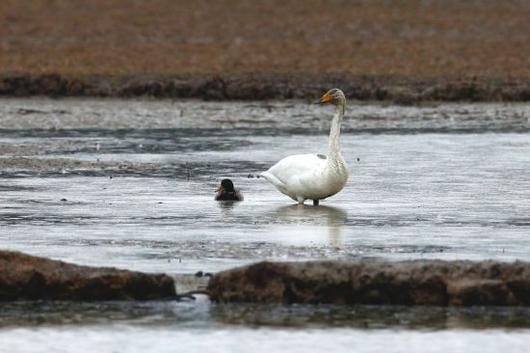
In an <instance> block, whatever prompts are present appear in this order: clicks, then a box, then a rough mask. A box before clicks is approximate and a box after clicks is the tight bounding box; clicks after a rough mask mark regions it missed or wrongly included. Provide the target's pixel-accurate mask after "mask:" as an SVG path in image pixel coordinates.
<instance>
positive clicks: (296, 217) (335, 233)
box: [274, 205, 348, 247]
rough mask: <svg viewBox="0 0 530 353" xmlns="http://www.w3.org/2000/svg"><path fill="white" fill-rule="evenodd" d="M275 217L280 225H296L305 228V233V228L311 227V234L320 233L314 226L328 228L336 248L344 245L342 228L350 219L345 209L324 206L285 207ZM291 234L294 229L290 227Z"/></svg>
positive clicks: (305, 229) (331, 240) (278, 209)
mask: <svg viewBox="0 0 530 353" xmlns="http://www.w3.org/2000/svg"><path fill="white" fill-rule="evenodd" d="M274 216H275V218H276V220H277V222H278V223H280V224H296V225H299V226H304V228H303V232H304V233H306V232H307V231H308V229H307V228H305V226H309V227H311V229H309V230H310V231H311V233H317V234H318V233H320V231H319V229H315V228H314V227H312V226H317V227H326V228H327V229H328V241H329V244H330V245H332V246H335V247H340V246H341V245H342V227H343V226H344V224H345V223H346V220H347V219H348V214H347V213H346V211H344V210H343V209H341V208H338V207H331V206H323V205H321V206H306V205H289V206H283V207H280V208H277V209H276V210H275V211H274ZM282 228H283V227H282ZM282 230H283V229H282ZM284 231H285V230H284ZM289 232H293V229H292V227H289Z"/></svg>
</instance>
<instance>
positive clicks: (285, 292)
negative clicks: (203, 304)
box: [208, 261, 530, 306]
mask: <svg viewBox="0 0 530 353" xmlns="http://www.w3.org/2000/svg"><path fill="white" fill-rule="evenodd" d="M208 291H209V293H210V296H211V299H212V300H213V301H216V302H274V303H333V304H371V305H388V304H390V305H443V306H447V305H456V306H470V305H506V306H516V305H524V306H528V305H530V263H526V262H515V263H497V262H470V261H454V262H445V261H405V262H376V261H362V262H357V263H351V262H303V263H272V262H261V263H257V264H254V265H250V266H246V267H241V268H237V269H233V270H228V271H224V272H220V273H218V274H216V275H215V276H214V277H213V278H212V280H211V281H210V283H209V285H208Z"/></svg>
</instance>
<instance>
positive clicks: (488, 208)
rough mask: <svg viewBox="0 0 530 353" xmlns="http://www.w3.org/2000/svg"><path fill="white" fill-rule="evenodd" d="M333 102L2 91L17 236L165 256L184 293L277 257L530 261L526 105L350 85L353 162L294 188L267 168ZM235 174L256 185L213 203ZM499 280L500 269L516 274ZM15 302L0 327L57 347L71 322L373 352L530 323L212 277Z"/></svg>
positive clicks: (449, 343)
mask: <svg viewBox="0 0 530 353" xmlns="http://www.w3.org/2000/svg"><path fill="white" fill-rule="evenodd" d="M328 113H329V112H328V111H327V110H325V109H322V108H320V107H315V106H311V105H308V104H306V103H305V102H303V101H286V102H276V101H272V102H263V101H261V102H231V103H227V102H214V101H212V102H204V101H197V100H189V101H172V100H161V101H153V100H117V99H101V100H99V99H30V100H28V99H4V100H2V105H0V151H2V156H1V158H0V160H1V162H0V163H1V166H2V168H1V169H0V204H1V209H0V227H1V228H2V232H1V233H0V248H2V249H7V250H12V251H21V252H24V253H27V254H30V255H37V256H43V257H47V258H50V259H53V260H60V261H64V262H68V263H74V264H79V265H81V266H95V267H101V266H103V267H115V268H122V269H128V270H131V271H140V272H144V273H148V274H153V273H166V274H167V275H168V276H170V277H171V278H172V279H173V281H174V283H175V285H176V290H177V293H183V292H186V291H189V290H193V289H194V288H197V287H200V286H205V285H206V284H207V281H208V279H209V276H206V275H207V274H212V275H215V274H216V273H219V272H220V271H224V270H230V269H234V268H239V267H241V266H246V265H251V264H253V263H255V262H257V261H261V260H266V261H269V262H274V263H277V262H279V263H285V262H287V263H294V264H298V263H302V262H306V261H310V262H313V261H332V262H335V261H338V262H348V263H352V262H359V261H360V262H364V261H382V262H384V263H391V264H392V263H396V262H397V261H409V260H418V261H427V260H447V261H451V262H452V261H457V262H458V261H461V260H472V261H487V260H493V261H495V263H497V262H499V263H500V265H499V266H501V267H502V266H503V264H505V263H507V264H513V263H516V261H517V260H519V261H528V259H529V258H530V252H529V251H530V250H529V249H530V243H529V238H528V227H529V224H530V222H529V219H528V214H530V209H529V208H528V207H529V206H530V205H529V204H528V202H527V201H528V199H529V197H530V195H529V194H528V190H530V179H529V175H530V174H529V173H527V171H528V170H529V169H530V159H529V156H530V142H529V141H530V139H529V137H528V134H529V132H530V125H529V123H530V119H529V117H530V110H529V107H528V105H527V104H504V103H503V104H426V105H422V106H394V105H388V104H380V105H374V104H364V103H359V102H351V104H350V106H349V107H348V109H347V112H346V118H345V119H344V125H343V135H342V138H341V142H342V151H343V155H344V157H345V159H346V161H347V163H348V165H349V167H350V168H351V170H350V171H351V178H350V181H349V182H348V184H347V185H346V187H345V189H344V190H343V192H341V193H340V194H338V195H336V197H333V198H331V199H329V200H326V202H323V203H322V204H321V205H320V206H319V207H312V206H309V205H308V206H303V207H299V206H297V205H292V204H291V202H290V201H289V199H287V198H285V197H284V196H283V195H281V194H279V193H277V192H276V191H275V190H274V189H273V188H272V187H271V186H270V185H268V184H267V183H266V182H265V181H264V180H262V179H260V178H256V175H257V174H258V173H259V172H260V171H263V170H265V169H266V168H268V166H270V165H271V164H272V163H274V162H275V161H277V160H279V159H280V158H282V157H284V156H286V155H290V154H296V153H304V152H309V151H314V152H319V153H322V152H325V149H326V146H327V133H328V128H329V125H328V120H327V119H328ZM224 177H230V178H232V180H233V181H234V182H235V185H236V186H237V187H239V188H241V190H242V192H243V194H244V195H245V201H244V202H242V203H237V204H219V203H215V202H213V196H214V190H215V188H216V187H217V185H218V183H219V181H220V179H222V178H224ZM201 272H202V275H203V276H202V277H196V276H195V274H198V273H201ZM492 273H493V272H492ZM378 278H379V277H374V278H372V279H374V280H375V279H378ZM407 278H408V277H407ZM380 279H381V280H385V277H384V276H383V277H382V278H380ZM488 280H489V282H488V281H486V283H484V285H485V288H488V289H489V290H491V291H493V293H494V294H495V295H497V294H498V295H502V294H503V293H506V292H503V290H504V289H503V288H504V287H503V285H502V284H499V283H498V282H495V281H493V282H492V281H491V278H489V279H488ZM300 283H303V282H300ZM368 283H369V282H368ZM400 283H402V282H400ZM427 283H439V282H436V280H434V279H433V282H429V281H427ZM475 283H478V282H475ZM293 288H295V289H297V290H301V289H300V288H298V287H293ZM304 288H305V287H304ZM429 288H430V287H429ZM440 288H441V287H440ZM461 288H463V287H461ZM466 288H467V290H469V291H470V293H474V292H473V291H474V289H473V288H476V287H473V286H468V287H466ZM380 293H382V292H380ZM468 293H469V292H468ZM508 297H509V296H507V298H508ZM0 306H1V312H2V315H0V325H1V329H0V339H1V341H2V343H3V347H4V348H5V349H8V350H9V351H12V352H21V351H24V350H25V351H33V350H35V348H36V347H39V348H40V349H41V350H42V351H47V350H50V351H51V350H53V349H54V348H53V347H56V345H57V342H59V341H60V342H64V347H66V348H65V350H66V349H67V348H68V347H69V346H68V342H75V343H76V346H75V347H70V348H71V350H76V351H80V352H84V351H87V352H89V351H92V352H93V351H113V350H114V351H119V350H124V349H126V350H127V351H131V352H136V351H139V352H140V351H145V347H146V346H145V345H150V346H152V347H155V346H156V347H162V348H160V349H161V350H162V351H163V350H164V349H166V348H163V347H169V348H167V349H166V350H168V351H170V349H173V348H174V344H175V342H177V343H178V344H180V345H181V346H182V347H183V348H185V349H188V350H192V351H193V350H201V349H202V350H205V348H204V347H206V346H208V345H209V346H210V347H211V346H214V347H217V348H218V351H221V352H233V351H234V349H241V350H242V351H250V350H252V349H253V348H255V346H256V345H258V346H259V347H262V348H263V350H264V351H271V350H281V349H283V350H288V349H290V348H292V347H291V346H292V344H293V342H297V343H296V344H297V346H298V347H302V348H306V349H307V350H311V349H312V350H314V349H316V348H315V347H317V348H318V349H321V350H323V349H326V350H327V349H334V350H336V351H348V350H350V349H351V347H357V348H358V350H359V351H361V352H373V351H374V350H376V351H389V350H391V348H393V347H396V346H398V343H399V342H401V346H403V347H404V349H406V351H407V352H415V351H418V352H419V351H421V352H424V351H425V347H430V348H429V349H431V351H432V352H442V351H451V350H452V351H458V349H459V347H461V345H466V347H470V346H473V344H476V342H477V341H480V342H482V343H483V344H482V345H481V347H480V348H481V350H480V351H481V352H484V351H485V352H494V351H498V350H499V347H500V346H505V345H506V344H509V345H510V346H511V347H512V348H513V350H514V351H517V350H519V351H521V352H524V349H526V342H527V341H528V311H527V308H524V307H498V306H489V307H482V306H480V307H476V306H475V307H467V308H455V307H437V306H430V305H426V306H421V307H417V308H411V307H404V306H401V305H394V306H389V305H381V306H379V305H378V306H377V307H375V306H373V305H336V304H284V303H282V304H277V303H259V304H257V303H246V304H242V303H216V302H211V301H210V300H209V299H208V297H207V296H205V295H198V296H196V300H191V299H189V298H188V299H186V300H184V301H174V300H169V301H167V300H162V301H160V300H154V301H149V302H143V301H139V302H138V301H134V302H125V301H117V302H116V301H114V302H108V301H102V302H97V303H94V302H92V303H88V302H80V303H73V302H64V301H59V302H56V301H45V302H33V301H30V302H7V303H2V304H0ZM28 337H31V339H30V340H28ZM411 340H412V341H411ZM283 342H288V343H289V345H288V346H285V345H283ZM367 342H368V343H369V344H368V343H367ZM403 342H405V343H403ZM109 347H110V348H109ZM234 347H239V348H234ZM74 348H75V349H74ZM519 348H520V349H519Z"/></svg>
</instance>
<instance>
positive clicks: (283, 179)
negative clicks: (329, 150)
mask: <svg viewBox="0 0 530 353" xmlns="http://www.w3.org/2000/svg"><path fill="white" fill-rule="evenodd" d="M325 165H326V156H324V155H321V154H298V155H294V156H289V157H285V158H284V159H282V160H281V161H279V162H278V163H276V164H275V165H273V166H272V167H270V168H269V170H267V171H266V172H264V173H262V175H263V176H264V177H265V178H266V179H267V180H268V181H269V182H271V183H272V184H274V185H275V186H276V187H277V188H278V189H279V190H280V191H281V192H283V193H285V194H287V195H289V196H291V193H293V192H294V191H295V190H297V189H298V188H300V187H304V188H305V187H306V185H305V184H306V182H307V181H308V180H314V179H315V176H317V175H318V174H320V173H321V172H322V170H323V169H324V167H325ZM291 197H293V196H291Z"/></svg>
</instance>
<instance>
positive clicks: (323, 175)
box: [261, 88, 348, 206]
mask: <svg viewBox="0 0 530 353" xmlns="http://www.w3.org/2000/svg"><path fill="white" fill-rule="evenodd" d="M318 103H319V104H326V103H331V104H333V105H334V106H335V114H334V115H333V120H332V122H331V129H330V132H329V148H328V155H327V156H325V155H323V154H297V155H293V156H289V157H285V158H284V159H282V160H281V161H279V162H278V163H276V164H275V165H273V166H272V167H271V168H270V169H269V170H267V171H266V172H263V173H261V176H262V177H264V178H265V179H267V181H269V182H270V183H271V184H272V185H274V186H275V187H276V188H277V189H278V190H279V191H280V192H281V193H283V194H285V195H287V196H289V197H290V198H292V199H293V200H295V201H297V202H298V203H299V204H302V203H304V201H305V200H308V199H310V200H313V205H315V206H316V205H318V202H319V200H322V199H325V198H327V197H330V196H332V195H335V194H336V193H338V192H339V191H341V190H342V188H344V185H345V184H346V181H347V180H348V169H347V166H346V162H345V161H344V158H342V155H341V154H340V141H339V136H340V125H341V122H342V117H343V116H344V107H345V105H346V97H345V96H344V93H343V92H342V91H341V90H340V89H338V88H333V89H332V90H329V91H328V92H327V93H326V94H324V95H323V96H322V98H320V100H319V102H318Z"/></svg>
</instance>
